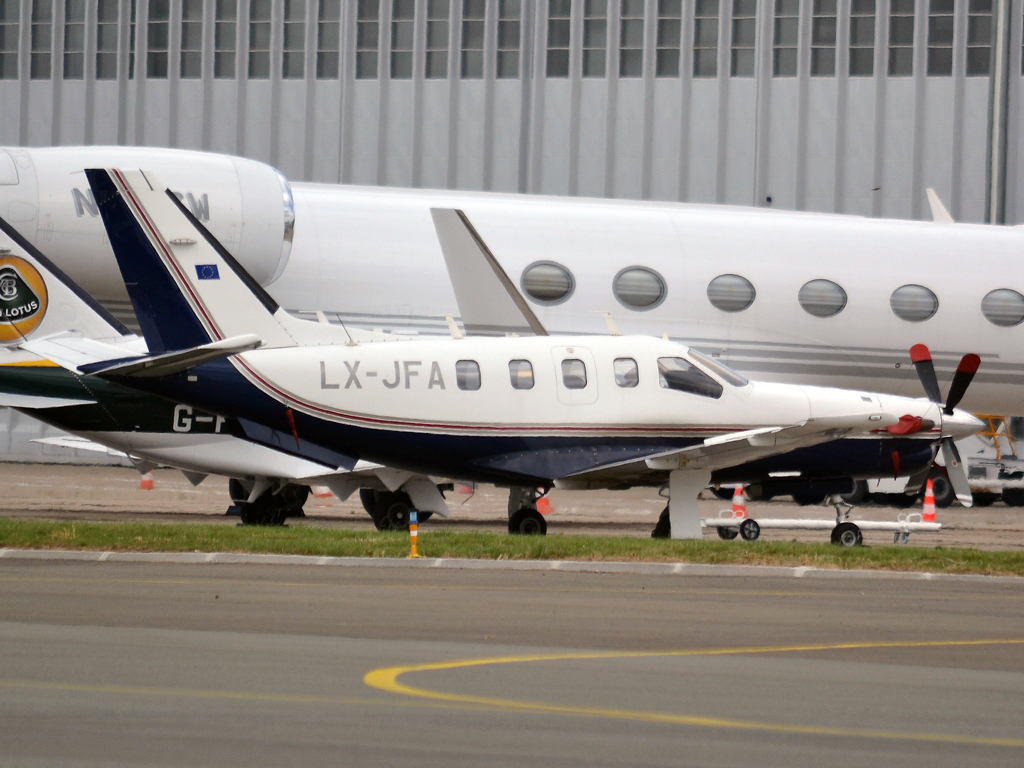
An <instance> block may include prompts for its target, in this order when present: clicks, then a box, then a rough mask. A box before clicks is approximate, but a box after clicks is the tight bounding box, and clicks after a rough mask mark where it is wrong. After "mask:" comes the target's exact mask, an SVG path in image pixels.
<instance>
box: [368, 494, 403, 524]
mask: <svg viewBox="0 0 1024 768" xmlns="http://www.w3.org/2000/svg"><path fill="white" fill-rule="evenodd" d="M411 511H412V502H411V501H410V500H409V497H408V496H406V495H405V494H404V493H402V492H400V491H399V492H397V493H381V494H378V496H377V505H376V507H375V508H374V514H373V524H374V525H375V526H376V527H377V530H378V531H404V530H406V529H408V527H409V513H410V512H411Z"/></svg>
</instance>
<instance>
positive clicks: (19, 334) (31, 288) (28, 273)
mask: <svg viewBox="0 0 1024 768" xmlns="http://www.w3.org/2000/svg"><path fill="white" fill-rule="evenodd" d="M46 302H47V296H46V284H45V283H44V282H43V278H42V275H40V274H39V272H38V271H37V270H36V268H35V267H33V266H32V265H31V264H29V263H28V262H27V261H25V260H24V259H20V258H18V257H17V256H7V257H4V258H0V343H2V342H10V341H20V340H21V339H23V338H25V337H26V336H28V334H30V333H32V331H34V330H35V329H36V328H38V327H39V324H40V323H41V322H42V321H43V315H45V314H46Z"/></svg>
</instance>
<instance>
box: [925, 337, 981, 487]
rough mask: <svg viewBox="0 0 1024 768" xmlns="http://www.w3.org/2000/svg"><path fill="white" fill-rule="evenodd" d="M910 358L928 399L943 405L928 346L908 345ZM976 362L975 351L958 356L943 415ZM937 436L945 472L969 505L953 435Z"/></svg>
mask: <svg viewBox="0 0 1024 768" xmlns="http://www.w3.org/2000/svg"><path fill="white" fill-rule="evenodd" d="M910 359H911V360H912V361H913V363H914V368H915V369H916V370H917V376H918V378H919V379H920V380H921V386H922V387H924V391H925V394H926V395H927V396H928V399H929V400H931V401H932V402H933V403H936V404H937V405H943V402H942V393H941V390H940V389H939V380H938V377H937V376H936V375H935V365H934V364H933V363H932V353H931V352H930V351H929V350H928V347H926V346H925V345H924V344H915V345H914V346H912V347H911V348H910ZM979 365H981V358H980V357H978V356H977V355H974V354H967V355H964V356H963V357H962V358H961V359H960V364H959V365H958V366H957V367H956V373H955V374H954V375H953V383H952V384H951V385H950V387H949V394H948V395H947V396H946V402H945V405H943V408H942V413H943V415H945V416H952V415H953V412H954V409H955V408H956V406H957V405H958V404H959V403H960V401H961V400H962V399H963V397H964V394H965V393H966V392H967V387H968V385H970V383H971V380H972V379H973V378H974V374H975V373H977V371H978V366H979ZM940 440H941V446H942V458H943V460H944V461H945V463H946V474H948V475H949V481H950V482H951V483H952V484H953V490H954V491H955V492H956V497H957V498H958V499H959V500H960V503H961V504H963V505H964V506H966V507H969V506H971V503H972V502H973V497H972V495H971V485H970V482H969V481H968V479H967V469H966V467H964V463H963V460H962V459H961V458H960V452H959V451H958V450H957V448H956V443H954V442H953V438H952V437H949V436H947V437H942V438H940Z"/></svg>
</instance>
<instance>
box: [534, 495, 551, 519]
mask: <svg viewBox="0 0 1024 768" xmlns="http://www.w3.org/2000/svg"><path fill="white" fill-rule="evenodd" d="M537 511H538V512H540V513H541V514H542V515H550V514H551V501H550V500H549V499H548V497H547V496H541V497H540V498H539V499H537Z"/></svg>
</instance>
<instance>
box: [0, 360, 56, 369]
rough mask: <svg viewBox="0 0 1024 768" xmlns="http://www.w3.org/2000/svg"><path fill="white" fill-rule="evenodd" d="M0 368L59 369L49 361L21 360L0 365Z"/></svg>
mask: <svg viewBox="0 0 1024 768" xmlns="http://www.w3.org/2000/svg"><path fill="white" fill-rule="evenodd" d="M0 368H60V366H59V365H57V363H54V362H51V361H50V360H21V361H19V362H16V363H0Z"/></svg>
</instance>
